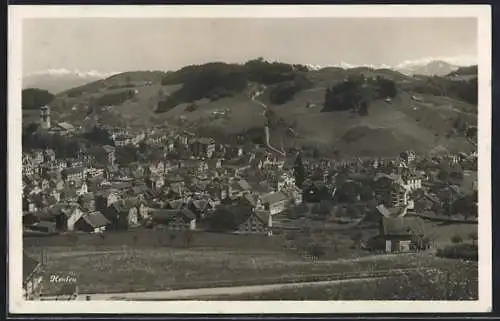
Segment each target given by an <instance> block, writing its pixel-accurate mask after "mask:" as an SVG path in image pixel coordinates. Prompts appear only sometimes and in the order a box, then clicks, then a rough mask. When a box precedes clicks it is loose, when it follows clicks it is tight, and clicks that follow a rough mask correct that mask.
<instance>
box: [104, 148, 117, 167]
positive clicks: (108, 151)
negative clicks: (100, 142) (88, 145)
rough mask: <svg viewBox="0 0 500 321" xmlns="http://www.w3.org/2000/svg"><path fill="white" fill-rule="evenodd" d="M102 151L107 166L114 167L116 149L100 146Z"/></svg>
mask: <svg viewBox="0 0 500 321" xmlns="http://www.w3.org/2000/svg"><path fill="white" fill-rule="evenodd" d="M102 149H103V150H104V155H105V158H106V160H107V161H108V164H110V165H111V166H114V164H115V161H116V148H115V147H113V146H110V145H104V146H102Z"/></svg>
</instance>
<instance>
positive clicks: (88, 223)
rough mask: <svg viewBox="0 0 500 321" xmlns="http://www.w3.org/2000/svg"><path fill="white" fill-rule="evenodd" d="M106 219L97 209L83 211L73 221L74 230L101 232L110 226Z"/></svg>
mask: <svg viewBox="0 0 500 321" xmlns="http://www.w3.org/2000/svg"><path fill="white" fill-rule="evenodd" d="M110 224H111V223H110V222H109V221H108V219H107V218H106V217H105V216H104V215H103V214H102V213H101V212H98V211H95V212H90V213H85V214H84V215H83V216H82V217H80V219H78V221H76V222H75V225H74V226H75V230H78V231H84V232H88V233H102V232H104V231H105V230H106V228H107V227H109V226H110Z"/></svg>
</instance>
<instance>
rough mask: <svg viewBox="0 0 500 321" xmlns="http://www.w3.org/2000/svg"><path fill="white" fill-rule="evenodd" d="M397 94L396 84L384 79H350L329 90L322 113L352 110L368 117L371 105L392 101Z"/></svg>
mask: <svg viewBox="0 0 500 321" xmlns="http://www.w3.org/2000/svg"><path fill="white" fill-rule="evenodd" d="M397 93H398V90H397V87H396V84H395V83H394V82H393V81H392V80H389V79H386V78H384V77H380V76H377V77H375V78H366V77H364V76H363V75H361V76H355V77H349V78H348V79H346V80H345V81H343V82H341V83H339V84H334V85H332V86H331V87H329V88H327V90H326V93H325V102H324V106H323V110H322V111H324V112H330V111H340V110H352V111H354V112H357V113H359V114H360V115H366V114H368V109H369V106H370V103H372V102H373V101H375V100H378V99H386V98H391V99H392V98H394V97H396V95H397Z"/></svg>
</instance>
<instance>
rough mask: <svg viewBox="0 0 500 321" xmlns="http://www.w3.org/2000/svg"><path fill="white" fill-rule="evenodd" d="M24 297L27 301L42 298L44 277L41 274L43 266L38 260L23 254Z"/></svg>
mask: <svg viewBox="0 0 500 321" xmlns="http://www.w3.org/2000/svg"><path fill="white" fill-rule="evenodd" d="M22 264H23V297H24V299H25V300H35V299H38V298H39V297H40V294H41V288H42V286H41V285H42V281H43V276H42V274H41V273H40V272H41V271H40V270H41V264H40V262H39V261H38V260H36V259H34V258H33V257H31V256H29V255H28V254H26V253H25V252H23V262H22Z"/></svg>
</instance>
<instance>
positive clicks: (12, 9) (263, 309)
mask: <svg viewBox="0 0 500 321" xmlns="http://www.w3.org/2000/svg"><path fill="white" fill-rule="evenodd" d="M83 17H87V18H90V17H94V18H97V17H103V18H104V17H109V18H110V17H115V18H152V17H155V18H165V17H170V18H174V17H175V18H188V17H191V18H201V17H218V18H257V17H260V18H292V17H311V18H314V17H397V18H402V17H408V18H410V17H472V18H473V17H476V18H477V19H478V63H479V71H478V72H479V75H478V76H479V88H480V89H479V114H478V122H479V126H478V128H479V145H478V154H479V186H480V189H479V191H480V193H479V226H480V233H479V236H478V237H479V239H478V242H479V244H480V247H479V248H480V253H479V262H480V264H479V276H480V280H479V293H480V295H479V300H478V301H475V302H444V301H440V302H439V301H435V302H433V301H398V302H397V303H395V302H392V301H301V302H300V304H297V302H294V301H288V302H286V301H252V302H243V301H242V302H238V303H237V304H236V302H222V301H218V302H207V301H199V302H197V301H170V302H110V301H101V302H98V301H92V302H85V301H83V302H80V301H73V302H48V301H39V302H30V301H24V300H23V299H22V290H21V289H22V286H21V284H22V280H21V279H22V273H21V270H22V269H21V268H20V267H21V266H22V265H21V262H22V255H21V254H22V250H21V249H22V232H21V231H22V228H21V226H22V219H21V215H20V209H21V208H22V206H21V188H22V183H21V180H20V179H19V178H20V177H21V148H20V147H21V107H20V106H21V104H20V101H21V88H22V86H21V75H22V74H23V73H22V60H21V52H22V48H21V42H22V41H21V39H22V19H23V18H83ZM8 19H9V27H8V77H9V78H8V85H9V87H8V88H9V95H8V99H9V101H8V103H9V105H8V106H9V108H8V137H9V140H8V148H9V149H8V177H9V181H8V191H9V194H8V213H9V215H8V226H9V240H8V244H9V245H10V247H9V259H8V261H9V262H10V265H9V276H10V278H9V280H8V281H9V282H8V284H9V307H10V309H9V311H10V312H11V313H235V314H241V313H375V312H401V313H404V312H455V313H465V312H488V311H491V304H492V285H491V273H492V268H491V253H492V248H491V215H492V211H491V153H490V149H491V9H490V7H489V6H487V5H418V6H417V5H414V6H411V5H383V6H382V5H349V6H340V5H335V6H332V5H328V6H324V5H308V6H300V5H287V6H277V5H265V6H263V5H249V6H245V8H244V10H242V7H241V6H214V5H210V6H184V5H183V6H131V5H130V6H125V5H122V6H9V18H8ZM430 36H432V35H430Z"/></svg>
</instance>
